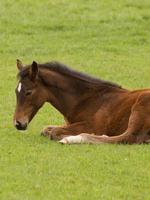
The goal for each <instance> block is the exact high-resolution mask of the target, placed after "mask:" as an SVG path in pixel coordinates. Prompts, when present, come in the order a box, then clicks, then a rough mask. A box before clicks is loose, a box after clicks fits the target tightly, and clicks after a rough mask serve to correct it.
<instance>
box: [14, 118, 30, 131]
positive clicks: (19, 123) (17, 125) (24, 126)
mask: <svg viewBox="0 0 150 200" xmlns="http://www.w3.org/2000/svg"><path fill="white" fill-rule="evenodd" d="M15 127H16V128H17V129H18V130H25V129H26V128H27V123H25V124H22V123H21V122H20V121H18V120H16V121H15Z"/></svg>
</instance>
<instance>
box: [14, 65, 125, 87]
mask: <svg viewBox="0 0 150 200" xmlns="http://www.w3.org/2000/svg"><path fill="white" fill-rule="evenodd" d="M30 66H31V65H27V66H25V67H24V68H23V69H22V70H21V71H20V72H19V73H18V75H17V77H18V78H24V77H25V76H28V75H29V69H30ZM38 67H39V69H47V70H50V71H54V72H57V73H60V74H63V75H65V76H70V77H73V78H76V79H78V80H81V81H83V82H86V83H87V84H88V83H89V84H93V85H95V86H102V85H103V86H108V87H117V88H121V86H120V85H118V84H116V83H112V82H109V81H105V80H102V79H98V78H95V77H92V76H89V75H87V74H84V73H82V72H77V71H75V70H73V69H70V68H69V67H68V66H66V65H64V64H61V63H59V62H56V61H52V62H48V63H44V64H38Z"/></svg>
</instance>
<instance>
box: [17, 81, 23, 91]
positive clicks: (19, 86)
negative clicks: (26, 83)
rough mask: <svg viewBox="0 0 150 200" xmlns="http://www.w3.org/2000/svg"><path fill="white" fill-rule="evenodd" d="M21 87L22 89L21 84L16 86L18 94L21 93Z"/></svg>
mask: <svg viewBox="0 0 150 200" xmlns="http://www.w3.org/2000/svg"><path fill="white" fill-rule="evenodd" d="M21 87H22V84H21V83H19V85H18V88H17V90H18V92H20V91H21Z"/></svg>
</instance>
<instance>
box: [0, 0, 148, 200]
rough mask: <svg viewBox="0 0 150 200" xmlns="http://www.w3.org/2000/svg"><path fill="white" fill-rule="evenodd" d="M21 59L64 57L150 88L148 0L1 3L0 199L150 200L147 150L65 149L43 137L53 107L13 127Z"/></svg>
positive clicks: (53, 118) (56, 119) (53, 120)
mask: <svg viewBox="0 0 150 200" xmlns="http://www.w3.org/2000/svg"><path fill="white" fill-rule="evenodd" d="M16 58H19V59H22V60H23V62H24V63H25V64H29V63H31V62H32V60H36V61H38V62H46V61H49V60H59V61H61V62H64V63H66V64H68V65H69V66H72V67H73V68H74V69H77V70H80V71H83V72H86V73H88V74H91V75H95V76H97V77H101V78H103V79H107V80H110V81H114V82H117V83H119V84H121V85H123V86H124V87H126V88H129V89H136V88H146V87H147V88H148V87H150V1H149V0H117V1H111V0H101V1H98V0H91V1H90V0H86V1H85V0H76V1H75V0H74V1H72V0H71V1H70V0H54V1H48V0H43V1H41V0H36V1H33V0H26V1H25V0H1V1H0V199H1V200H5V199H6V200H32V199H33V200H34V199H35V200H38V199H44V200H101V199H102V200H133V199H136V200H149V199H150V196H149V193H150V146H149V145H72V146H71V145H70V146H62V145H60V144H57V143H55V142H52V141H49V140H47V139H46V138H43V137H41V136H40V131H41V130H42V128H43V127H44V126H46V125H48V124H62V123H63V117H62V116H61V115H60V114H59V113H58V112H57V111H56V110H55V109H54V108H52V106H50V105H45V106H44V107H43V108H42V109H41V110H40V112H39V113H38V114H37V115H36V117H35V118H34V120H33V121H32V123H31V124H30V126H29V129H28V130H27V131H26V132H25V133H21V132H19V131H17V130H15V128H14V127H13V124H12V116H13V112H14V109H15V93H14V89H15V86H16V84H17V81H16V73H17V69H16V64H15V62H16Z"/></svg>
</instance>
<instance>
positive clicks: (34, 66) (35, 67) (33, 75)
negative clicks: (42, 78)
mask: <svg viewBox="0 0 150 200" xmlns="http://www.w3.org/2000/svg"><path fill="white" fill-rule="evenodd" d="M37 75H38V64H37V63H36V62H35V61H33V63H32V65H31V79H32V80H35V78H36V77H37Z"/></svg>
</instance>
